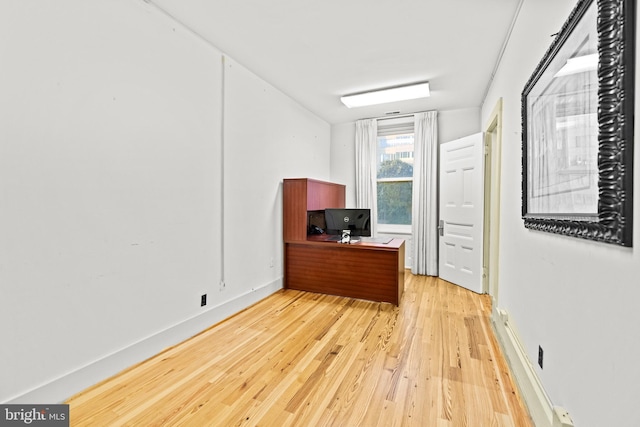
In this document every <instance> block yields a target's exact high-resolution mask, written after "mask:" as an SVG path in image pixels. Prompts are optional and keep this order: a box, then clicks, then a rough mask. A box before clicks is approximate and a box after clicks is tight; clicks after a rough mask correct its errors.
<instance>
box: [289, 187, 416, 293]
mask: <svg viewBox="0 0 640 427" xmlns="http://www.w3.org/2000/svg"><path fill="white" fill-rule="evenodd" d="M344 207H345V186H344V185H341V184H335V183H331V182H324V181H317V180H313V179H308V178H298V179H285V180H284V182H283V209H284V211H283V219H284V224H283V237H284V286H285V287H286V288H289V289H297V290H302V291H309V292H319V293H326V294H331V295H339V296H344V297H351V298H360V299H367V300H372V301H382V302H389V303H392V304H395V305H399V304H400V300H401V298H402V292H403V290H404V240H402V239H392V240H391V241H390V242H388V243H386V244H380V243H367V242H358V243H351V244H342V243H338V242H335V241H327V237H328V236H326V235H324V234H321V235H307V233H308V221H309V212H310V211H320V210H324V209H326V208H344Z"/></svg>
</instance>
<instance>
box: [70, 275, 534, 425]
mask: <svg viewBox="0 0 640 427" xmlns="http://www.w3.org/2000/svg"><path fill="white" fill-rule="evenodd" d="M489 314H490V302H489V299H488V297H487V296H480V295H476V294H473V293H471V292H468V291H466V290H464V289H462V288H459V287H456V286H454V285H452V284H450V283H447V282H445V281H442V280H440V279H437V278H433V277H424V276H413V275H411V274H407V281H406V291H405V294H404V297H403V300H402V302H401V305H400V307H394V306H392V305H391V304H387V303H375V302H368V301H361V300H353V299H349V298H340V297H333V296H327V295H320V294H312V293H305V292H299V291H292V290H286V291H280V292H277V293H276V294H274V295H272V296H270V297H268V298H266V299H265V300H263V301H261V302H260V303H258V304H256V305H255V306H253V307H251V308H249V309H247V310H245V311H243V312H241V313H239V314H237V315H236V316H234V317H232V318H230V319H228V320H226V321H224V322H222V323H220V324H218V325H216V326H214V327H212V328H210V329H208V330H206V331H204V332H203V333H201V334H199V335H197V336H196V337H194V338H192V339H190V340H188V341H186V342H184V343H182V344H180V345H178V346H176V347H172V348H170V349H168V350H166V351H164V352H163V353H161V354H159V355H157V356H155V357H153V358H151V359H149V360H147V361H145V362H143V363H141V364H139V365H137V366H135V367H132V368H130V369H128V370H126V371H124V372H122V373H121V374H119V375H117V376H115V377H113V378H111V379H109V380H106V381H104V382H102V383H101V384H98V385H96V386H94V387H92V388H90V389H88V390H86V391H84V392H82V393H79V394H78V395H76V396H74V397H72V398H71V399H69V401H68V402H67V403H69V404H70V410H71V414H70V418H71V425H72V426H92V427H94V426H110V427H111V426H118V425H128V426H145V427H146V426H174V425H175V426H178V425H180V426H197V427H200V426H216V427H226V426H267V427H270V426H278V427H280V426H303V427H308V426H364V427H369V426H385V427H386V426H420V427H430V426H434V427H444V426H470V427H485V426H486V427H490V426H531V425H532V424H531V422H530V421H529V417H528V416H527V413H526V410H525V409H524V407H523V404H522V403H521V400H520V399H519V397H518V393H517V389H516V388H515V386H514V384H513V382H512V379H511V377H510V374H509V371H508V368H507V366H506V364H505V361H504V359H503V357H502V355H501V354H500V351H499V349H498V346H497V344H496V340H495V338H494V336H493V332H492V330H491V326H490V323H489Z"/></svg>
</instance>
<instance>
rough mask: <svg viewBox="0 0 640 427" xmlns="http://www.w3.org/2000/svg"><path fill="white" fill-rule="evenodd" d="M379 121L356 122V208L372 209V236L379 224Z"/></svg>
mask: <svg viewBox="0 0 640 427" xmlns="http://www.w3.org/2000/svg"><path fill="white" fill-rule="evenodd" d="M377 150H378V143H377V121H376V120H375V119H367V120H358V121H357V122H356V207H357V208H368V209H371V235H372V236H375V235H376V234H377V233H376V228H377V224H378V195H377V180H376V178H377V177H376V174H377V171H376V153H377Z"/></svg>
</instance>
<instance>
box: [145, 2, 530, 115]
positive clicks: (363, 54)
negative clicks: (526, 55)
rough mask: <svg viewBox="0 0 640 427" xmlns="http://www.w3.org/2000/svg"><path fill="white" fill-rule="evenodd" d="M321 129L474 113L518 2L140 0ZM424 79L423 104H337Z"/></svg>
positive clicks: (490, 75) (517, 7) (419, 102)
mask: <svg viewBox="0 0 640 427" xmlns="http://www.w3.org/2000/svg"><path fill="white" fill-rule="evenodd" d="M145 1H148V2H150V3H153V4H155V5H156V6H157V7H159V8H160V9H162V10H164V11H165V12H166V13H167V14H169V15H171V16H172V17H173V18H175V19H176V20H178V21H180V22H182V23H183V24H184V25H186V26H187V27H189V28H190V29H191V30H193V31H194V32H196V33H197V34H199V35H200V36H202V37H203V38H204V39H206V40H208V41H209V42H210V43H211V44H213V45H214V46H216V47H217V48H218V49H220V50H221V51H222V52H223V53H225V54H227V55H228V56H230V57H231V58H232V59H233V60H235V61H237V62H239V63H240V64H242V65H243V66H245V67H246V68H248V69H249V70H251V71H252V72H254V73H255V74H257V75H258V76H260V77H261V78H262V79H264V80H265V81H267V82H268V83H270V84H271V85H273V86H275V87H277V88H278V89H280V90H281V91H282V92H284V93H285V94H287V95H289V96H290V97H291V98H293V99H295V100H296V101H298V102H299V103H300V104H302V105H303V106H305V107H306V108H308V109H309V110H310V111H312V112H313V113H315V114H316V115H318V116H319V117H321V118H322V119H324V120H326V121H327V122H329V123H332V124H335V123H343V122H349V121H355V120H357V119H361V118H366V117H380V116H384V115H385V114H386V113H388V112H393V111H400V112H401V113H407V112H417V111H426V110H434V109H435V110H454V109H461V108H470V107H480V105H481V103H482V102H483V98H484V96H485V93H486V91H487V88H488V85H489V83H490V81H491V77H492V73H493V71H494V69H495V66H496V64H497V61H498V59H499V56H500V52H501V50H502V47H503V45H504V42H505V40H506V38H507V36H508V33H509V31H510V28H511V24H512V22H513V20H514V17H515V15H516V14H517V11H518V9H519V4H520V2H521V0H322V1H317V0H316V1H313V2H312V1H308V0H270V1H267V0H145ZM418 81H429V82H430V85H431V97H430V98H428V99H423V100H413V101H404V102H396V103H389V104H385V105H381V106H375V107H361V108H354V109H348V108H347V107H345V106H344V105H342V103H341V102H340V96H342V95H345V94H350V93H356V92H362V91H365V90H370V89H379V88H384V87H390V86H397V85H402V84H406V83H413V82H418Z"/></svg>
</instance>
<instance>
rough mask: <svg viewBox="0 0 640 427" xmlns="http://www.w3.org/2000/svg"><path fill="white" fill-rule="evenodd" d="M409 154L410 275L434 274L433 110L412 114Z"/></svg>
mask: <svg viewBox="0 0 640 427" xmlns="http://www.w3.org/2000/svg"><path fill="white" fill-rule="evenodd" d="M414 126H415V127H414V153H413V207H412V226H411V232H412V234H413V249H412V250H413V254H412V255H413V262H412V264H413V265H412V267H411V272H412V273H413V274H426V275H429V276H437V275H438V122H437V112H436V111H429V112H426V113H419V114H416V115H415V124H414Z"/></svg>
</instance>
